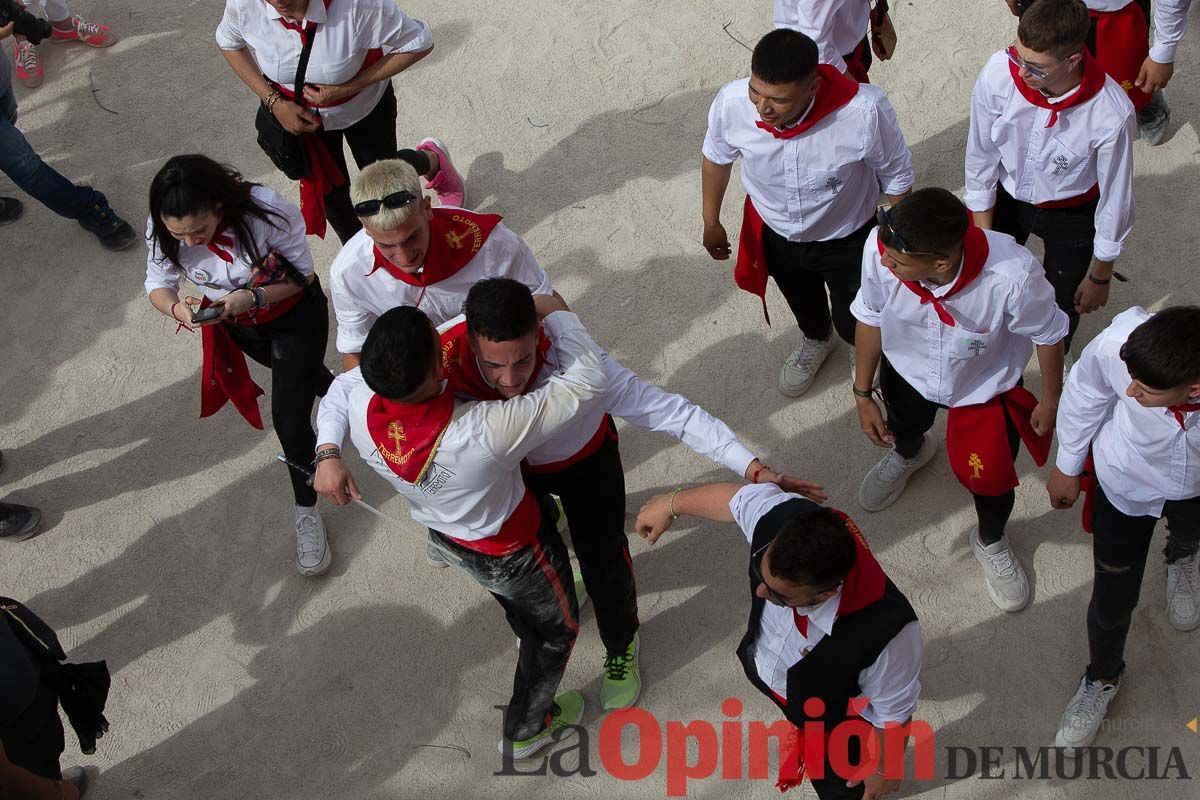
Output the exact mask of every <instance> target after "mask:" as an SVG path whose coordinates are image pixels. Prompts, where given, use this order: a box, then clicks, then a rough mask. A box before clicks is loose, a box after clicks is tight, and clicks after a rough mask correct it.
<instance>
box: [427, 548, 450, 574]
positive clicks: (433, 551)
mask: <svg viewBox="0 0 1200 800" xmlns="http://www.w3.org/2000/svg"><path fill="white" fill-rule="evenodd" d="M425 560H426V561H428V562H429V566H431V567H433V568H434V569H445V568H446V567H448V566H450V562H448V561H446V557H445V556H443V555H442V551H441V549H440V548H438V547H437V546H436V545H434V543H433V542H426V543H425Z"/></svg>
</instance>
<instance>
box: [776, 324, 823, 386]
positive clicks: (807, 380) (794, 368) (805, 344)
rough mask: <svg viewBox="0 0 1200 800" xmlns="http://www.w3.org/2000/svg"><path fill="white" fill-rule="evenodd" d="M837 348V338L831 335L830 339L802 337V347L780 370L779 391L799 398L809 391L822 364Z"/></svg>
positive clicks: (796, 350)
mask: <svg viewBox="0 0 1200 800" xmlns="http://www.w3.org/2000/svg"><path fill="white" fill-rule="evenodd" d="M835 347H837V336H835V335H834V334H833V333H830V334H829V338H828V339H824V340H813V339H808V338H805V336H804V335H803V334H801V336H800V346H799V347H797V348H796V349H795V350H793V351H792V354H791V355H790V356H788V357H787V360H786V361H784V362H783V368H782V369H780V370H779V391H781V392H783V394H784V395H785V396H787V397H799V396H800V395H802V394H804V393H805V392H807V391H808V387H810V386H812V382H813V380H814V379H816V377H817V370H819V369H820V368H821V364H823V363H824V362H825V359H826V358H827V357H828V356H829V354H830V353H832V352H833V349H834V348H835Z"/></svg>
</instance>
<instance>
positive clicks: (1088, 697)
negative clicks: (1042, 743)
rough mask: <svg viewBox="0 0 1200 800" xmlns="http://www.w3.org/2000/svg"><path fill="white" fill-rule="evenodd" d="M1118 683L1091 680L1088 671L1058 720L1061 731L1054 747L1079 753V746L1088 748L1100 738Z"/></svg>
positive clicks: (1067, 751)
mask: <svg viewBox="0 0 1200 800" xmlns="http://www.w3.org/2000/svg"><path fill="white" fill-rule="evenodd" d="M1119 687H1120V681H1118V682H1117V683H1104V682H1102V681H1093V680H1088V676H1087V675H1086V674H1085V675H1084V676H1083V677H1082V678H1081V679H1080V680H1079V688H1078V689H1076V690H1075V696H1074V697H1072V698H1071V702H1070V703H1067V710H1066V711H1064V712H1063V715H1062V719H1060V720H1059V721H1058V733H1057V734H1055V736H1054V746H1055V747H1062V748H1066V754H1067V755H1069V756H1077V755H1079V753H1077V752H1075V748H1080V747H1087V746H1088V745H1090V744H1091V743H1092V742H1093V741H1094V740H1095V738H1096V734H1097V733H1099V731H1100V725H1101V723H1103V722H1104V715H1105V714H1107V713H1108V704H1109V703H1111V702H1112V700H1113V698H1114V697H1116V696H1117V689H1118V688H1119Z"/></svg>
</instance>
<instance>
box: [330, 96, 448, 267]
mask: <svg viewBox="0 0 1200 800" xmlns="http://www.w3.org/2000/svg"><path fill="white" fill-rule="evenodd" d="M318 135H319V136H320V137H321V139H322V140H323V141H324V142H325V147H326V148H327V149H328V150H329V154H330V155H331V156H333V160H334V162H336V163H337V165H338V169H340V170H341V171H342V174H343V175H345V176H346V182H345V183H344V184H342V185H341V186H339V187H337V188H336V189H334V190H333V191H332V192H330V193H329V194H327V195H325V218H326V219H328V220H329V224H330V225H331V226H333V230H334V232H335V233H336V234H337V236H338V239H340V240H341V242H342V244H345V243H346V241H347V240H348V239H349V238H350V237H351V236H353V235H354V234H356V233H358V232H359V231H360V230H362V223H361V222H360V221H359V219H358V216H357V215H355V213H354V206H353V205H352V204H351V202H350V177H349V176H350V172H349V169H348V168H347V166H346V153H345V152H344V150H343V148H342V142H343V140H344V141H345V142H346V144H349V145H350V154H351V155H353V156H354V163H355V164H356V165H357V166H358V168H359V169H362V168H363V167H365V166H367V165H368V164H374V163H375V162H376V161H379V160H380V159H384V158H400V159H403V160H404V161H407V162H408V163H409V164H412V166H413V168H414V169H416V171H417V174H418V175H424V174H426V173H428V172H429V167H430V164H429V158H428V157H427V156H426V155H425V154H424V153H423V152H420V151H417V150H401V151H399V152H397V150H396V92H395V91H394V90H393V89H392V82H391V81H390V80H389V81H388V85H387V88H386V89H385V90H384V92H383V96H382V97H380V98H379V102H378V103H377V104H376V105H375V108H373V109H372V110H371V113H370V114H367V115H366V116H365V117H363V118H362V119H360V120H359V121H358V122H356V123H354V124H353V125H351V126H350V127H348V128H343V129H342V130H338V131H327V130H323V129H322V130H321V131H320V132H319V134H318Z"/></svg>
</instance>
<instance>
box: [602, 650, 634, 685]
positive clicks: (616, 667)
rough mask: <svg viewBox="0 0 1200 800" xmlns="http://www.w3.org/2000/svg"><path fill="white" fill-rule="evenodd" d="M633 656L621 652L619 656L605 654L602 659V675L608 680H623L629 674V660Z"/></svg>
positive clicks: (631, 659)
mask: <svg viewBox="0 0 1200 800" xmlns="http://www.w3.org/2000/svg"><path fill="white" fill-rule="evenodd" d="M631 661H633V656H631V655H629V654H628V653H622V654H621V655H619V656H606V657H605V659H604V677H606V678H608V679H609V680H610V681H623V680H625V678H626V676H628V675H629V662H631Z"/></svg>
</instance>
